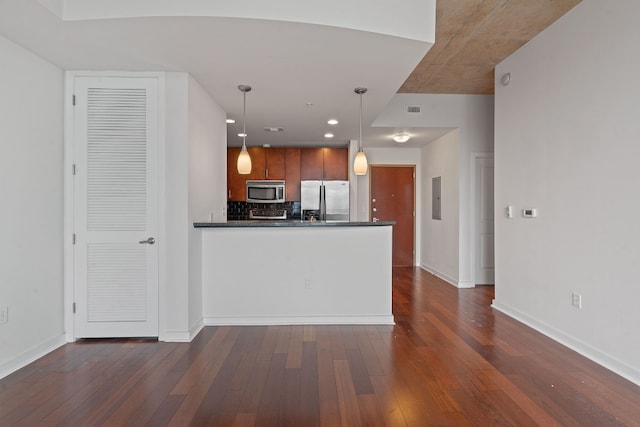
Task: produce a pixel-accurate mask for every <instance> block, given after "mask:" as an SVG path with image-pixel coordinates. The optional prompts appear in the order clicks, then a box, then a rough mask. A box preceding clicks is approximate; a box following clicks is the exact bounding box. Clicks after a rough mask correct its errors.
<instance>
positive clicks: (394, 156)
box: [349, 147, 423, 264]
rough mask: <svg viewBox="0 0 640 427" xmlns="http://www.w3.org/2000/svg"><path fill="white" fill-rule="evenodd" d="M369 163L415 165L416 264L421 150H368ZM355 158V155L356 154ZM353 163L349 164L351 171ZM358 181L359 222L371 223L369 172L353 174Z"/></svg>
mask: <svg viewBox="0 0 640 427" xmlns="http://www.w3.org/2000/svg"><path fill="white" fill-rule="evenodd" d="M365 153H366V154H367V161H368V163H369V166H371V165H413V166H415V167H416V180H415V181H416V188H415V191H416V200H415V208H416V220H415V250H416V256H415V262H416V264H417V263H418V262H419V260H420V235H421V223H422V222H421V218H420V215H421V210H420V206H421V201H422V192H423V190H422V182H421V180H420V178H419V177H420V173H421V165H420V149H419V148H409V147H406V148H404V147H403V148H366V149H365ZM354 156H355V154H354ZM352 165H353V161H351V162H350V163H349V167H350V169H353V167H352ZM354 178H355V180H356V183H357V184H356V185H357V193H356V197H357V201H356V205H355V206H356V210H357V214H356V215H357V216H356V218H357V219H356V220H357V221H369V200H370V197H369V190H370V188H369V172H367V174H366V175H362V176H356V175H355V174H353V177H352V179H354Z"/></svg>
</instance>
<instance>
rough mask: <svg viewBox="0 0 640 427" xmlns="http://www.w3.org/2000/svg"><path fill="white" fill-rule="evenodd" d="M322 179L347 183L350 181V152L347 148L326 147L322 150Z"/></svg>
mask: <svg viewBox="0 0 640 427" xmlns="http://www.w3.org/2000/svg"><path fill="white" fill-rule="evenodd" d="M322 154H323V162H322V165H323V167H322V170H323V176H322V179H324V180H325V181H329V180H339V181H340V180H341V181H347V180H348V179H349V150H347V148H338V147H325V148H323V149H322Z"/></svg>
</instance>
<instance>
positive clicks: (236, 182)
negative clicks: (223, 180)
mask: <svg viewBox="0 0 640 427" xmlns="http://www.w3.org/2000/svg"><path fill="white" fill-rule="evenodd" d="M239 154H240V147H228V148H227V198H228V200H231V201H234V202H244V200H245V197H246V196H245V191H246V190H245V180H246V179H247V178H246V177H247V176H248V175H240V174H239V173H238V167H237V162H238V155H239Z"/></svg>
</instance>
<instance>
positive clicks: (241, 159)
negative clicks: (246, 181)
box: [236, 85, 251, 175]
mask: <svg viewBox="0 0 640 427" xmlns="http://www.w3.org/2000/svg"><path fill="white" fill-rule="evenodd" d="M238 89H239V90H240V92H242V94H243V96H242V150H240V154H239V155H238V162H237V164H236V167H237V168H238V173H239V174H240V175H249V174H250V173H251V156H249V152H248V151H247V144H246V140H247V123H246V116H247V92H249V91H250V90H251V86H247V85H240V86H238Z"/></svg>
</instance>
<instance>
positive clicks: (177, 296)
mask: <svg viewBox="0 0 640 427" xmlns="http://www.w3.org/2000/svg"><path fill="white" fill-rule="evenodd" d="M188 88H189V75H188V74H187V73H166V75H165V117H166V118H165V120H166V122H165V164H164V168H165V181H164V187H165V188H164V189H165V194H164V200H165V206H163V207H161V211H162V212H161V214H162V215H164V216H165V238H164V242H162V241H158V243H159V244H160V245H162V246H161V247H162V250H163V251H164V256H163V255H162V253H161V258H160V260H161V262H160V267H161V268H164V269H165V270H164V280H165V283H164V284H161V286H160V288H161V299H160V304H162V306H161V310H160V339H165V340H187V339H188V335H189V327H190V325H189V225H190V224H189V211H188V209H189V171H188V168H189V149H188V147H189V143H188V141H189V117H188V115H189V107H188V102H189V92H188ZM162 276H163V275H162V272H161V277H162ZM163 313H164V314H163Z"/></svg>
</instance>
